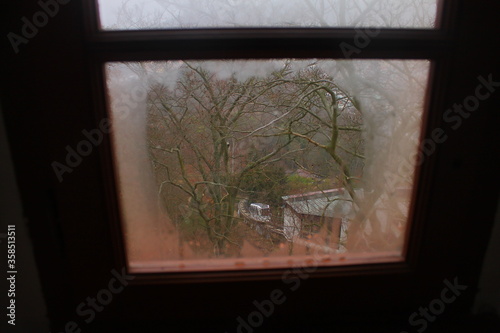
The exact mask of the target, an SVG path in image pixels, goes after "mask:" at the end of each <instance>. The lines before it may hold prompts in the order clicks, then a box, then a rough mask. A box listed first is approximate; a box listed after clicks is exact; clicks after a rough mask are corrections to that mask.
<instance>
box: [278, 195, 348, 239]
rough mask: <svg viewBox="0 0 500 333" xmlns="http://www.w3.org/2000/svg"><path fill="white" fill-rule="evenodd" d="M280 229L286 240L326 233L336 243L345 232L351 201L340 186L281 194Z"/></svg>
mask: <svg viewBox="0 0 500 333" xmlns="http://www.w3.org/2000/svg"><path fill="white" fill-rule="evenodd" d="M282 199H283V204H284V209H283V232H284V235H285V237H286V238H287V239H288V240H293V239H294V238H296V237H308V236H310V235H313V234H317V233H319V232H320V230H321V229H322V227H323V226H324V225H326V228H325V229H326V232H327V233H328V235H329V237H331V240H329V241H331V242H332V243H337V244H339V243H340V240H342V239H345V238H346V235H347V226H348V221H349V219H348V216H349V215H351V214H352V200H351V199H350V196H349V194H348V193H347V191H345V190H344V189H343V188H339V189H331V190H325V191H317V192H309V193H302V194H297V195H289V196H284V197H282Z"/></svg>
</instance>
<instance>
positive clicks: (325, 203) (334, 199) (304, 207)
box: [283, 191, 352, 218]
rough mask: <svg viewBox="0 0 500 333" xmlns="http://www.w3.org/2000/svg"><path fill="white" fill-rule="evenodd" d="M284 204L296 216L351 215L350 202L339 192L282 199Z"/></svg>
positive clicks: (338, 216)
mask: <svg viewBox="0 0 500 333" xmlns="http://www.w3.org/2000/svg"><path fill="white" fill-rule="evenodd" d="M283 199H285V202H286V203H287V204H288V205H289V206H290V207H291V208H292V209H293V210H294V211H295V212H297V213H298V214H304V215H314V216H327V217H335V218H341V217H343V216H346V215H348V214H350V213H351V210H352V202H351V201H349V199H346V198H345V196H344V194H342V193H341V192H339V191H331V192H330V191H329V193H327V192H323V193H321V194H320V195H318V193H317V192H315V193H312V194H311V195H307V194H304V195H301V196H300V197H293V198H288V197H284V198H283Z"/></svg>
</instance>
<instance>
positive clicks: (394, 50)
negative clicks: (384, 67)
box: [87, 29, 453, 61]
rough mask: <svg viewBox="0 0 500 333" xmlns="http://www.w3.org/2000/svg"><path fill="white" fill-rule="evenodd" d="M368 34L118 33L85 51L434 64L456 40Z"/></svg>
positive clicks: (422, 34)
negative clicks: (414, 61) (374, 59)
mask: <svg viewBox="0 0 500 333" xmlns="http://www.w3.org/2000/svg"><path fill="white" fill-rule="evenodd" d="M363 31H364V32H363ZM362 32H363V33H365V35H362ZM366 32H367V31H366V30H363V29H359V30H355V29H344V30H342V29H341V30H339V29H334V30H331V29H311V30H308V29H306V30H304V29H289V30H287V29H212V30H182V31H181V30H172V31H120V32H118V31H117V32H102V33H100V34H98V35H96V36H95V37H94V38H92V39H91V40H90V41H89V42H88V44H87V46H88V49H89V51H90V52H91V53H94V54H96V55H99V57H100V58H102V59H105V60H106V61H122V60H123V61H138V60H167V59H214V58H218V59H251V58H262V59H264V58H352V59H354V58H401V59H430V58H437V57H439V55H440V54H444V53H448V52H451V50H452V49H453V41H452V39H450V38H447V37H446V36H445V35H444V34H443V33H442V32H440V31H432V30H430V31H428V30H392V29H384V30H380V31H379V33H378V34H376V35H373V31H372V32H371V33H372V36H373V37H370V36H369V35H368V34H367V33H366ZM363 36H365V37H363ZM366 36H368V39H366ZM363 38H365V39H363Z"/></svg>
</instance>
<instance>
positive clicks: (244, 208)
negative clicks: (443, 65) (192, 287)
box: [106, 59, 430, 272]
mask: <svg viewBox="0 0 500 333" xmlns="http://www.w3.org/2000/svg"><path fill="white" fill-rule="evenodd" d="M429 65H430V62H429V61H427V60H337V61H334V60H316V59H310V60H294V59H274V60H267V61H265V60H255V61H254V60H246V61H242V60H238V61H227V60H226V61H222V60H220V61H219V60H218V61H165V62H160V61H157V62H141V63H138V62H135V63H108V64H107V67H106V73H107V86H108V96H109V112H110V119H111V122H112V144H113V151H114V158H115V161H116V172H117V182H118V190H119V191H118V193H119V199H120V209H121V217H122V223H123V230H124V233H125V240H126V250H127V257H128V261H129V266H130V269H131V270H132V271H136V272H151V271H152V272H154V271H162V270H165V271H197V270H198V271H199V270H221V269H255V268H268V267H287V266H290V265H292V264H297V263H304V264H305V263H307V262H310V261H311V260H313V259H314V260H315V262H316V263H317V264H318V265H331V264H335V263H336V264H355V263H362V262H366V260H368V259H367V258H370V259H369V260H371V261H373V260H379V261H382V262H389V261H398V260H402V257H401V256H402V253H403V249H404V246H405V239H406V231H407V228H408V225H409V223H410V221H409V214H410V208H411V198H412V191H413V188H414V186H415V183H414V182H415V171H416V168H417V167H418V166H419V165H420V163H421V162H422V160H423V159H424V158H425V156H423V155H422V152H419V150H418V147H419V142H420V136H421V131H422V117H423V114H424V108H423V105H424V99H425V93H426V87H427V80H428V72H429ZM332 148H333V149H332ZM341 258H342V261H339V260H341Z"/></svg>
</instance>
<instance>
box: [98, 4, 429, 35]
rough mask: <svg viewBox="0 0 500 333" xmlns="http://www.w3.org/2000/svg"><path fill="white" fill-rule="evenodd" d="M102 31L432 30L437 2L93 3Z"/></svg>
mask: <svg viewBox="0 0 500 333" xmlns="http://www.w3.org/2000/svg"><path fill="white" fill-rule="evenodd" d="M98 4H99V12H100V21H101V28H102V29H104V30H141V29H179V28H223V27H226V28H227V27H229V28H231V27H380V28H424V29H432V28H436V15H437V0H357V1H347V0H253V1H246V0H225V1H224V0H201V1H200V0H176V1H169V0H126V1H125V0H99V1H98Z"/></svg>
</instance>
